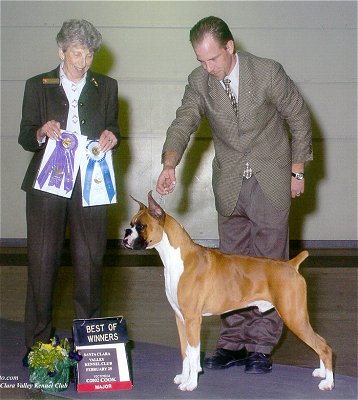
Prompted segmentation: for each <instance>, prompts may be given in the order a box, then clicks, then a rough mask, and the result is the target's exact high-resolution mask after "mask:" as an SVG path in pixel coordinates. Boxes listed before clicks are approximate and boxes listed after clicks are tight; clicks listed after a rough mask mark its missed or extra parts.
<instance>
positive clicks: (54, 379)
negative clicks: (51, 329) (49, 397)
mask: <svg viewBox="0 0 358 400" xmlns="http://www.w3.org/2000/svg"><path fill="white" fill-rule="evenodd" d="M81 359H82V355H81V354H80V353H79V352H78V351H74V350H73V344H72V341H70V339H68V338H65V339H62V340H60V339H59V338H58V336H55V337H53V338H52V339H51V340H50V343H43V342H37V343H36V345H35V346H33V347H32V349H31V351H30V353H29V372H30V382H31V383H33V384H34V387H35V388H36V389H41V390H43V391H48V392H60V391H63V390H66V389H67V388H68V385H69V383H70V372H71V370H72V367H74V366H75V365H76V364H77V362H79V361H81Z"/></svg>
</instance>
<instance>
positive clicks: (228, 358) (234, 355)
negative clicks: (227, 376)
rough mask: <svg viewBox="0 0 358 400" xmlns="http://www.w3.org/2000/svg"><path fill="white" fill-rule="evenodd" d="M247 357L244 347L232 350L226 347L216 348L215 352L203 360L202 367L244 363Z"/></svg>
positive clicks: (229, 365)
mask: <svg viewBox="0 0 358 400" xmlns="http://www.w3.org/2000/svg"><path fill="white" fill-rule="evenodd" d="M246 358H247V350H246V349H245V348H243V349H241V350H238V351H232V350H226V349H217V350H216V352H215V353H214V354H213V355H212V356H211V357H207V358H205V360H204V367H206V368H210V369H223V368H229V367H232V366H233V365H244V364H245V361H246Z"/></svg>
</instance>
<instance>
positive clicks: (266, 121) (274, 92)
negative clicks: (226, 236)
mask: <svg viewBox="0 0 358 400" xmlns="http://www.w3.org/2000/svg"><path fill="white" fill-rule="evenodd" d="M238 55H239V63H240V64H239V65H240V77H239V99H238V109H239V115H238V117H237V116H236V114H235V112H234V110H233V108H232V105H231V102H230V99H229V97H228V96H227V94H226V92H225V89H224V88H223V87H222V85H221V83H220V82H219V81H218V80H217V79H215V78H213V77H212V76H211V75H210V74H208V72H207V71H205V70H204V68H202V67H198V68H196V69H195V70H194V71H193V72H192V73H191V74H190V75H189V77H188V84H187V86H186V88H185V92H184V97H183V100H182V105H181V106H180V107H179V108H178V110H177V113H176V118H175V120H174V121H173V122H172V124H171V125H170V127H169V129H168V131H167V136H166V140H165V143H164V146H163V155H164V153H165V152H166V151H175V152H176V153H177V154H178V156H179V160H180V159H181V158H182V156H183V153H184V151H185V149H186V147H187V145H188V143H189V140H190V136H191V134H193V133H194V132H195V131H196V130H197V129H198V127H199V124H200V122H201V119H202V117H203V116H206V118H207V120H208V122H209V124H210V126H211V130H212V136H213V142H214V149H215V157H214V159H213V162H212V172H213V176H212V183H213V190H214V196H215V205H216V209H217V211H218V212H219V213H220V214H221V215H225V216H228V215H231V213H232V212H233V210H234V208H235V205H236V203H237V200H238V196H239V193H240V189H241V185H242V179H243V177H242V174H243V171H244V166H245V163H246V162H249V163H250V166H251V168H252V169H253V173H254V175H255V177H256V179H257V181H258V182H259V185H260V186H261V188H262V190H263V192H264V194H265V196H266V197H267V198H268V199H269V200H270V201H271V203H272V204H273V206H274V207H275V208H276V209H278V210H285V209H287V208H288V207H289V206H290V202H291V167H292V164H293V163H303V162H305V161H308V160H312V159H313V152H312V132H311V121H310V116H309V112H308V109H307V107H306V105H305V102H304V100H303V98H302V96H301V95H300V93H299V91H298V89H297V87H296V85H295V84H294V82H293V81H292V80H291V79H290V78H289V77H288V76H287V74H286V73H285V71H284V69H283V67H282V66H281V65H280V64H279V63H278V62H276V61H273V60H269V59H265V58H260V57H256V56H254V55H252V54H250V53H246V52H239V53H238ZM286 123H287V124H288V126H289V131H290V135H289V132H288V131H287V129H286Z"/></svg>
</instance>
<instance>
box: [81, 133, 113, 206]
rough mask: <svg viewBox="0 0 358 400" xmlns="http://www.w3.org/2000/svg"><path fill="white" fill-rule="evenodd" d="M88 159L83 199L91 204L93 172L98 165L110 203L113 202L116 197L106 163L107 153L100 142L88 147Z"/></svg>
mask: <svg viewBox="0 0 358 400" xmlns="http://www.w3.org/2000/svg"><path fill="white" fill-rule="evenodd" d="M86 157H87V159H88V164H87V169H86V176H85V181H84V185H83V197H84V199H85V200H86V202H87V204H90V192H91V186H92V181H93V179H92V177H93V171H94V169H95V166H96V163H98V165H99V167H100V169H101V172H102V176H103V180H104V184H105V187H106V191H107V195H108V198H109V200H110V201H112V199H113V197H114V195H115V189H114V186H113V183H112V179H111V174H110V171H109V168H108V164H107V161H106V153H102V152H101V151H100V149H99V147H98V140H91V141H90V142H88V144H87V146H86Z"/></svg>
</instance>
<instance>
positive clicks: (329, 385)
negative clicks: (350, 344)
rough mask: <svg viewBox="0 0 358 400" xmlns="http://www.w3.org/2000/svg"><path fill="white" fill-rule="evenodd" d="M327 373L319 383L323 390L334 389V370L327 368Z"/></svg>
mask: <svg viewBox="0 0 358 400" xmlns="http://www.w3.org/2000/svg"><path fill="white" fill-rule="evenodd" d="M325 375H326V376H325V379H324V380H323V381H321V382H320V383H319V385H318V387H319V389H321V390H332V389H333V388H334V377H333V372H332V371H331V370H329V369H326V371H325Z"/></svg>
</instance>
